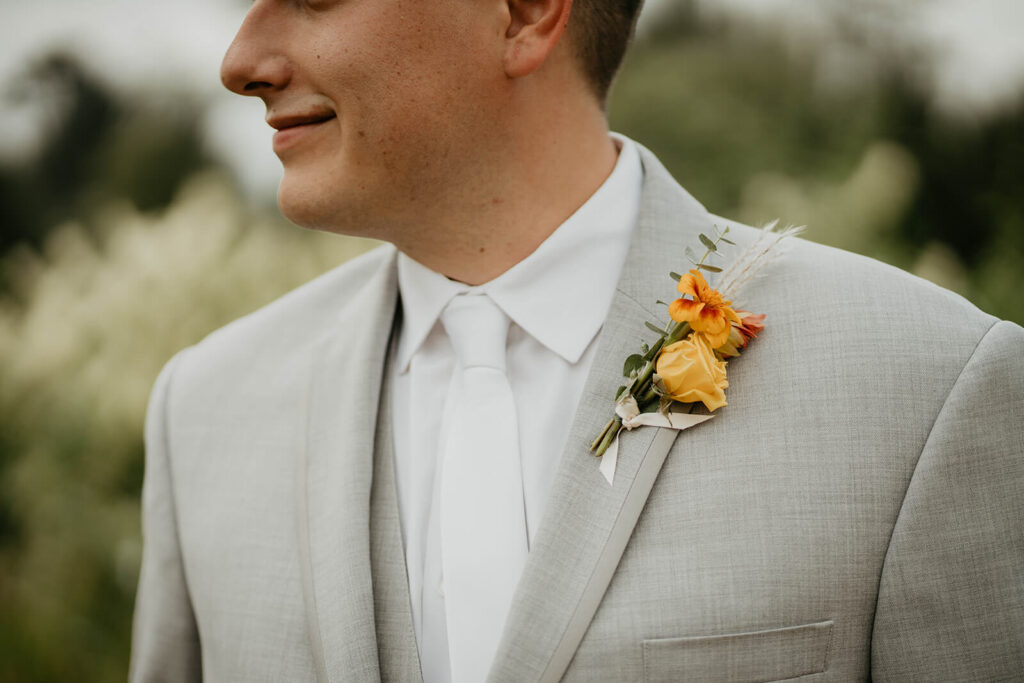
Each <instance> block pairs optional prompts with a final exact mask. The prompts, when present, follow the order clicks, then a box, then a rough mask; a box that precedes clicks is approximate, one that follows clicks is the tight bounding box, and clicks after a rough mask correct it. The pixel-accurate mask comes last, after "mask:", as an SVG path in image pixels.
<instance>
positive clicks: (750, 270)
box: [590, 221, 802, 484]
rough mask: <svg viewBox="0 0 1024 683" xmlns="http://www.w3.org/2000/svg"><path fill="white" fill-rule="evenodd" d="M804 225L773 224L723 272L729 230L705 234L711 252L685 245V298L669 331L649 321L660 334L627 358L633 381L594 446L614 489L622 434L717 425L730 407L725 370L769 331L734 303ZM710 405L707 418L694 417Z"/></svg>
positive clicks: (674, 306) (680, 278)
mask: <svg viewBox="0 0 1024 683" xmlns="http://www.w3.org/2000/svg"><path fill="white" fill-rule="evenodd" d="M801 230H802V228H795V227H789V228H785V229H779V228H778V221H775V222H772V223H769V224H768V225H766V226H765V227H764V229H763V230H762V231H761V234H760V235H759V236H758V238H757V239H756V240H754V242H753V243H752V244H751V245H750V246H749V247H747V249H745V250H744V251H743V253H742V254H740V256H739V257H738V258H737V259H736V260H735V261H734V262H733V263H732V265H731V266H729V267H728V268H727V269H724V268H722V267H720V266H717V265H714V264H712V263H710V262H709V261H710V259H712V258H715V257H718V256H720V255H721V252H722V248H723V245H733V246H735V242H733V241H731V240H730V239H729V238H728V237H726V235H727V234H729V228H728V227H726V228H725V229H724V230H719V229H718V228H717V227H716V228H715V233H714V235H713V236H709V235H705V234H704V233H701V234H700V241H701V244H702V245H703V247H704V248H705V252H704V255H703V256H702V257H701V258H699V259H698V258H697V254H696V252H695V251H694V250H693V249H692V248H690V247H687V248H686V257H687V259H688V260H689V261H690V263H691V265H692V266H693V267H692V268H691V269H690V270H689V271H688V272H686V273H685V274H683V275H680V274H678V273H670V274H669V276H670V277H671V278H672V279H673V280H674V281H675V282H676V289H677V291H678V292H679V294H680V297H679V298H677V299H675V300H674V301H672V302H671V303H668V304H665V302H664V301H659V302H658V303H659V304H662V305H667V306H668V314H669V317H670V318H671V320H669V322H668V323H666V324H665V325H664V326H663V327H662V326H659V325H655V324H654V323H650V322H648V323H647V328H648V329H649V330H650V331H652V332H654V333H655V334H656V335H657V338H656V339H655V340H654V342H653V343H651V344H649V345H648V344H647V343H643V344H642V345H641V349H640V352H639V353H634V354H632V355H630V356H629V357H628V358H626V362H625V364H624V365H623V368H622V374H623V376H625V377H626V379H627V383H626V384H625V385H623V386H621V387H619V388H618V390H617V391H616V395H615V409H614V413H615V414H614V415H613V416H612V418H611V419H610V420H609V421H608V424H606V425H605V427H604V429H603V430H601V433H600V434H598V435H597V438H596V439H594V441H593V442H592V443H591V444H590V450H591V451H592V452H593V453H594V454H595V455H596V456H598V457H601V458H602V462H601V467H600V469H601V473H602V474H603V475H604V477H605V479H607V480H608V483H609V484H611V483H612V481H613V478H614V474H615V463H616V461H617V459H618V440H619V436H620V434H621V433H622V431H623V430H626V431H629V430H632V429H636V428H638V427H644V426H652V427H667V428H670V429H677V430H683V429H688V428H690V427H693V426H696V425H698V424H700V423H702V422H705V421H707V420H710V419H711V417H712V415H711V413H714V412H715V411H716V410H718V409H719V408H722V407H723V406H725V405H726V400H725V390H726V389H727V388H728V387H729V380H728V377H727V371H726V367H727V365H728V363H729V360H730V359H732V358H736V357H738V356H739V355H740V352H741V351H743V350H744V349H745V348H746V347H747V345H748V344H749V343H750V342H751V341H752V340H753V339H754V338H755V337H756V336H757V335H758V333H759V332H761V330H763V329H764V320H765V316H764V314H754V313H751V312H750V311H745V310H742V309H737V308H735V307H734V306H733V303H732V299H733V298H735V296H736V294H737V293H738V292H739V290H740V289H741V288H742V286H743V285H744V284H745V283H746V282H748V281H749V280H750V279H751V278H753V276H754V275H755V274H756V273H757V272H758V271H760V270H761V269H762V268H763V267H764V266H765V265H766V264H767V263H768V262H770V261H771V260H772V259H773V258H774V257H775V256H776V254H777V247H778V245H779V243H780V242H782V241H783V240H784V239H786V238H788V237H791V236H793V235H796V234H798V233H799V232H800V231H801ZM704 273H709V274H715V275H720V279H719V285H718V288H717V289H715V288H713V287H711V286H710V285H709V284H708V282H707V280H706V279H705V278H704ZM698 405H703V406H704V408H706V409H707V414H703V413H695V412H693V411H694V409H695V408H696V407H697V406H698Z"/></svg>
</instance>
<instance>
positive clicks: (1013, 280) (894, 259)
mask: <svg viewBox="0 0 1024 683" xmlns="http://www.w3.org/2000/svg"><path fill="white" fill-rule="evenodd" d="M676 7H677V9H676V11H675V13H673V14H670V15H669V16H668V17H666V20H665V21H664V22H662V23H661V24H660V25H659V26H658V27H657V28H656V30H655V31H653V32H652V34H651V35H650V36H649V38H648V39H647V40H645V41H643V42H641V43H639V44H637V45H635V46H634V49H633V51H632V52H631V54H630V55H629V57H628V58H627V61H626V64H625V66H624V69H623V72H622V74H621V76H620V78H619V80H618V82H617V84H616V87H615V90H614V92H613V97H612V100H611V103H610V107H609V118H610V120H611V123H612V127H613V128H614V129H615V130H618V131H620V132H622V133H624V134H626V135H629V136H631V137H633V138H634V139H637V140H639V141H641V142H642V143H644V144H645V145H647V146H648V147H650V148H651V149H653V150H654V151H655V152H656V153H657V154H658V155H659V157H660V158H661V159H662V161H663V162H664V163H665V164H666V166H667V167H668V168H669V170H670V171H672V173H673V174H674V175H675V176H676V178H677V179H678V180H679V181H680V182H681V183H682V184H683V186H684V187H686V188H687V189H688V190H690V192H691V193H692V194H693V195H694V196H696V197H697V198H698V199H699V200H700V201H702V202H703V203H704V204H705V206H707V207H708V208H709V210H711V211H712V213H717V214H720V215H725V216H728V217H730V218H737V219H739V220H744V221H747V222H749V223H753V224H762V223H766V222H768V221H769V220H772V219H775V218H780V219H781V220H782V222H783V223H787V222H788V223H794V224H800V225H804V224H806V225H807V226H808V229H807V232H806V237H807V238H809V239H812V240H815V241H819V242H823V243H826V244H830V245H833V246H837V247H841V248H844V249H849V250H851V251H856V252H859V253H863V254H866V255H868V256H873V257H875V258H879V259H882V260H884V261H888V262H890V263H893V264H894V265H897V266H900V267H902V268H904V269H907V270H910V271H912V272H914V273H916V274H919V275H921V276H924V277H927V278H929V279H931V280H933V281H935V282H937V283H938V284H940V285H943V286H945V287H948V288H950V289H953V290H954V291H957V292H958V293H960V294H962V295H964V296H966V297H967V298H968V299H971V300H972V301H974V302H975V303H976V304H977V305H979V306H980V307H981V308H983V309H984V310H986V311H988V312H990V313H992V314H994V315H997V316H999V317H1001V318H1005V319H1008V320H1013V321H1015V322H1018V323H1021V322H1024V299H1022V297H1021V296H1020V295H1019V292H1021V291H1022V289H1024V192H1022V191H1021V187H1024V93H1022V96H1021V97H1020V98H1019V99H1018V100H1017V103H1016V105H1015V106H1011V107H1006V108H1004V109H1002V110H999V111H995V112H992V113H990V114H987V115H985V116H983V117H977V118H974V119H971V120H969V121H964V120H957V119H955V118H951V117H950V116H948V115H945V114H943V113H942V112H941V111H938V110H936V109H935V108H934V107H933V106H932V105H931V103H930V100H929V98H928V95H927V92H926V90H925V87H924V85H923V84H922V82H921V79H920V75H919V70H920V63H919V62H920V59H921V58H922V57H921V55H920V54H919V51H918V50H917V49H916V48H915V46H912V45H910V46H905V47H902V48H901V47H900V46H899V45H898V44H897V43H895V42H894V43H892V44H890V45H889V46H888V49H887V50H886V51H884V52H873V53H871V54H870V61H869V63H870V65H871V67H872V73H871V74H870V77H866V78H864V77H862V78H852V77H850V79H849V81H847V82H843V81H841V80H840V82H838V83H836V82H829V81H828V79H825V78H823V70H822V64H821V62H820V61H819V60H818V59H817V57H818V56H819V55H818V53H817V52H815V51H814V50H813V49H811V48H807V47H804V48H803V49H794V47H793V46H792V45H791V44H789V43H787V42H784V41H782V40H780V38H779V36H778V35H776V34H774V33H768V32H765V31H764V30H758V29H757V28H756V27H751V26H747V25H742V24H737V23H735V22H729V21H725V20H722V21H718V22H707V21H703V22H702V21H699V20H698V16H697V14H696V12H695V10H694V9H693V7H694V6H693V4H692V3H687V2H680V3H679V4H678V5H677V6H676ZM836 8H837V9H836V14H835V21H836V22H837V27H836V31H835V33H836V35H837V36H840V37H842V36H846V37H847V39H848V40H849V41H850V45H849V46H848V47H849V49H851V50H858V49H860V50H865V49H867V47H865V46H864V45H863V44H862V43H863V42H864V38H863V36H862V32H861V31H860V29H859V27H858V26H857V25H856V23H855V19H851V14H850V13H849V12H847V11H845V9H844V8H843V7H842V5H838V4H837V5H836ZM834 80H835V77H833V81H834Z"/></svg>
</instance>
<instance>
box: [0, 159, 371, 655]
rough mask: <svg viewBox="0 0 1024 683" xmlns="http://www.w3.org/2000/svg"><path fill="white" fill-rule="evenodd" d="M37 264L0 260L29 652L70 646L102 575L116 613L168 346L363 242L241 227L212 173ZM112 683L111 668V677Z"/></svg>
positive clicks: (63, 238)
mask: <svg viewBox="0 0 1024 683" xmlns="http://www.w3.org/2000/svg"><path fill="white" fill-rule="evenodd" d="M99 223H100V225H99V226H96V227H94V228H93V229H92V230H91V231H90V230H87V229H86V227H84V226H82V225H79V224H74V223H71V224H67V225H64V226H62V227H60V228H59V229H58V230H56V231H55V232H54V233H53V234H52V236H51V237H50V238H48V239H47V241H46V244H45V247H44V248H43V250H42V253H41V254H37V253H35V252H32V251H29V250H28V249H21V250H17V251H16V252H15V253H13V254H11V255H10V256H9V257H7V258H6V259H5V263H4V266H5V268H4V271H5V273H6V274H7V275H8V276H9V277H11V278H12V283H11V284H12V289H13V291H14V296H13V297H10V298H8V299H6V300H0V428H2V432H3V436H4V442H5V443H4V445H5V449H6V452H7V455H8V457H10V458H12V459H11V461H10V462H9V463H8V466H7V470H6V476H5V480H3V481H0V485H3V486H5V488H6V489H7V491H8V492H9V494H10V495H9V500H10V504H11V505H12V508H13V510H12V512H13V514H14V516H15V518H16V519H17V520H19V524H20V528H21V532H20V536H21V538H24V539H26V543H25V545H24V547H23V548H21V549H20V551H19V553H18V554H17V555H16V560H15V561H13V562H12V563H10V564H8V565H3V566H0V580H2V581H3V583H4V584H5V586H9V587H10V589H9V590H5V592H4V595H5V599H7V600H9V602H8V604H7V607H8V609H9V610H13V611H14V612H15V613H19V612H20V614H21V617H20V618H19V619H18V620H17V623H19V625H22V626H24V627H25V629H26V637H30V638H32V639H33V640H34V641H36V642H78V641H80V640H81V639H82V638H87V636H86V635H84V634H83V629H84V630H85V631H89V629H90V628H91V627H90V626H89V625H88V624H83V623H80V622H77V621H75V620H73V619H72V620H69V619H68V618H67V615H68V614H84V613H87V611H88V609H89V607H88V605H89V604H90V603H89V601H90V600H93V599H94V598H95V593H96V590H97V588H96V586H97V584H98V583H102V581H103V580H104V579H103V578H102V577H103V576H113V577H114V578H115V581H116V585H117V590H119V591H120V595H121V596H122V600H123V601H125V602H126V604H130V600H131V595H132V594H133V592H134V588H135V581H136V571H137V567H138V550H139V545H138V535H139V524H138V490H137V486H138V474H139V472H141V457H142V453H141V450H140V446H141V443H142V423H143V417H144V412H145V406H146V398H147V395H148V394H149V391H150V388H151V386H152V383H153V381H154V379H155V378H156V375H157V373H158V372H159V370H160V368H161V366H162V365H163V363H164V362H166V361H167V360H168V359H169V358H170V357H171V356H172V355H173V354H174V353H175V352H176V351H177V350H179V349H180V348H182V347H184V346H186V345H188V344H191V343H194V342H196V341H198V340H199V339H201V338H202V337H203V336H204V335H206V334H207V333H208V332H210V331H212V330H213V329H215V328H217V327H219V326H221V325H223V324H224V323H226V322H228V321H229V320H231V319H233V318H235V317H238V316H240V315H242V314H244V313H247V312H249V311H251V310H253V309H255V308H257V307H258V306H260V305H262V304H264V303H267V302H269V301H271V300H272V299H274V298H276V297H277V296H279V295H280V294H283V293H284V292H285V291H287V290H289V289H291V288H293V287H295V286H297V285H299V284H301V283H303V282H305V281H307V280H309V279H311V278H313V277H315V276H316V275H318V274H319V273H321V272H323V271H325V270H327V269H329V268H331V267H333V266H334V265H337V264H339V263H341V262H343V261H345V260H346V259H348V258H350V257H352V256H354V255H356V254H358V253H360V252H362V251H364V250H365V249H367V248H368V247H369V246H371V245H372V243H371V242H369V241H366V240H356V239H353V238H345V237H338V236H334V235H326V234H321V233H314V232H310V231H306V230H299V229H296V228H294V227H290V226H284V225H282V224H281V223H274V222H271V221H268V220H266V219H262V220H254V219H253V218H252V217H251V215H250V214H249V213H248V212H247V211H246V210H245V209H244V208H243V206H242V203H241V202H240V200H239V199H238V198H237V196H236V195H235V193H234V192H233V191H232V190H231V189H230V185H229V184H228V182H227V181H226V180H224V179H223V178H222V177H220V176H218V175H211V174H202V175H199V176H196V177H195V178H193V179H192V180H191V181H190V182H189V183H188V184H187V185H186V186H185V188H184V189H183V190H182V192H181V193H180V194H179V196H178V197H177V198H176V199H175V201H174V202H173V203H172V204H171V206H170V207H169V208H168V209H167V210H166V211H164V212H162V213H159V214H154V215H144V214H140V213H139V212H137V211H136V210H134V209H133V208H131V207H129V206H125V205H121V206H113V207H110V208H109V209H108V210H107V211H106V212H105V213H104V214H103V215H102V217H101V219H100V220H99ZM121 675H123V672H122V674H121Z"/></svg>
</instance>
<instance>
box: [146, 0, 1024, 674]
mask: <svg viewBox="0 0 1024 683" xmlns="http://www.w3.org/2000/svg"><path fill="white" fill-rule="evenodd" d="M638 6H639V0H575V1H574V0H473V1H472V2H467V1H466V0H432V1H431V2H420V1H417V0H309V1H306V2H291V1H289V2H285V1H284V0H255V2H254V3H253V5H252V7H251V9H250V10H249V13H248V15H247V17H246V19H245V22H244V24H243V25H242V27H241V29H240V30H239V33H238V36H237V37H236V39H235V41H234V43H233V44H232V45H231V48H230V49H229V51H228V53H227V56H226V57H225V60H224V64H223V69H222V78H223V81H224V83H225V85H226V86H227V87H228V88H229V89H231V90H233V91H235V92H237V93H239V94H242V95H250V96H257V97H260V98H261V99H262V100H263V102H264V103H265V105H266V108H267V122H268V123H269V124H270V125H271V126H272V127H273V128H275V129H276V131H277V132H276V133H275V134H274V143H273V144H274V150H275V152H276V153H277V155H278V156H279V157H280V159H281V161H282V164H283V166H284V177H283V180H282V182H281V186H280V192H279V201H280V205H281V207H282V210H283V211H284V213H285V215H287V216H288V217H289V218H291V219H292V220H293V221H295V222H297V223H299V224H302V225H307V226H310V227H315V228H318V229H323V230H329V231H334V232H339V233H344V234H351V235H363V236H369V237H374V238H378V239H382V240H385V241H387V242H390V243H391V244H390V245H387V246H384V247H381V248H380V249H378V250H376V251H374V252H371V253H370V254H368V255H366V256H364V257H362V258H359V259H356V260H355V261H353V262H351V263H348V264H345V265H344V266H342V267H340V268H338V269H336V270H334V271H332V272H331V273H328V274H327V275H325V276H323V277H321V278H319V279H317V280H315V281H313V282H311V283H309V284H308V285H306V286H304V287H302V288H300V289H298V290H296V291H295V292H293V293H291V294H289V295H287V296H285V297H283V298H282V299H280V300H278V301H277V302H275V303H273V304H271V305H269V306H267V307H265V308H264V309H261V310H260V311H257V312H256V313H253V314H252V315H250V316H247V317H246V318H243V319H241V320H239V321H237V322H235V323H233V324H231V325H229V326H227V327H226V328H224V329H222V330H220V331H218V332H216V333H214V334H212V335H210V337H208V338H207V339H206V340H204V341H202V342H201V343H199V344H197V345H196V346H194V347H192V348H190V349H187V350H185V351H183V352H182V353H181V354H179V355H178V356H176V357H175V358H174V359H173V360H172V361H171V362H170V363H169V364H168V365H167V367H166V368H165V370H164V372H163V373H162V374H161V376H160V378H159V380H158V381H157V384H156V386H155V388H154V390H153V395H152V399H151V403H150V409H149V414H148V418H147V428H146V437H147V463H146V482H145V488H144V493H143V503H144V533H145V553H144V558H143V566H142V572H141V578H140V584H139V592H138V597H137V602H136V612H135V626H134V643H133V653H132V671H131V678H132V680H134V681H157V680H159V681H165V680H167V681H186V680H199V679H200V678H207V679H209V680H216V681H260V680H266V681H306V680H308V681H314V680H315V681H321V682H325V681H361V680H376V679H385V680H396V681H406V680H420V679H421V678H422V679H423V680H426V681H447V680H454V681H476V680H483V679H484V678H487V677H489V679H490V680H493V681H530V680H545V681H556V680H560V679H564V680H569V681H594V680H598V681H633V680H651V681H668V680H673V681H674V680H683V679H686V680H696V681H768V680H786V679H795V678H800V677H803V679H804V680H808V681H810V680H822V681H824V680H837V681H839V680H842V681H846V680H859V679H867V678H869V677H870V678H872V679H875V680H883V681H884V680H892V681H904V680H928V681H942V680H950V681H953V680H955V681H966V680H1008V679H1012V678H1015V677H1016V676H1019V675H1020V672H1021V671H1024V431H1022V426H1021V425H1022V424H1024V331H1022V330H1021V329H1020V328H1019V327H1017V326H1015V325H1013V324H1011V323H1007V322H1000V321H997V320H995V319H994V318H992V317H990V316H988V315H985V314H984V313H982V312H980V311H978V310H977V309H975V308H974V307H973V306H971V305H970V304H968V303H967V302H966V301H964V300H962V299H960V298H959V297H957V296H955V295H953V294H951V293H949V292H946V291H944V290H941V289H939V288H937V287H934V286H932V285H929V284H927V283H924V282H922V281H919V280H917V279H915V278H913V277H911V276H908V275H906V274H904V273H901V272H899V271H897V270H895V269H893V268H890V267H887V266H884V265H882V264H879V263H876V262H873V261H870V260H868V259H864V258H861V257H857V256H853V255H850V254H846V253H843V252H839V251H836V250H832V249H827V248H824V247H820V246H816V245H813V244H810V243H806V242H802V241H794V243H793V244H792V245H791V246H790V247H789V249H788V250H786V251H784V252H783V253H782V254H781V255H780V256H779V257H778V258H777V259H776V260H775V261H774V262H773V263H772V264H771V265H770V266H769V267H767V268H766V269H765V270H763V271H762V272H761V273H760V274H759V275H758V276H757V277H756V278H755V279H754V280H752V281H751V282H749V283H748V284H747V285H746V288H745V289H743V290H742V291H741V292H740V294H739V295H738V296H737V301H736V303H737V305H741V306H742V307H743V308H746V309H749V310H751V311H755V312H758V313H764V314H766V315H767V321H766V325H767V327H766V329H765V330H764V332H763V333H762V334H761V335H760V336H759V337H758V339H757V340H756V341H755V342H754V343H752V344H751V346H750V347H749V349H747V350H746V351H745V353H744V354H743V356H742V357H741V358H738V359H735V360H733V361H731V362H730V363H729V367H728V377H729V388H728V404H729V405H728V406H727V407H725V408H723V409H721V410H720V411H716V412H715V417H714V419H712V420H710V421H709V422H707V423H705V424H701V425H699V426H697V427H694V428H692V429H690V430H687V431H685V432H682V433H680V434H677V433H676V432H674V431H671V430H666V429H660V428H655V427H645V428H642V429H638V430H635V431H632V432H629V433H624V434H623V436H622V437H621V439H620V448H619V455H618V465H617V470H616V473H615V476H614V480H613V483H612V484H609V483H608V482H607V481H606V480H605V478H604V477H603V476H602V475H601V473H600V472H599V470H598V465H599V462H600V461H598V460H597V459H595V458H594V457H593V456H592V455H591V454H590V453H589V452H588V446H589V443H590V441H591V439H592V438H593V437H594V436H595V435H596V434H597V433H598V432H600V430H601V428H602V427H603V425H604V424H605V422H606V421H607V419H608V418H609V416H610V415H611V413H612V409H613V405H612V404H613V400H614V397H615V395H616V388H617V387H618V386H619V385H620V384H622V383H623V379H622V377H621V373H622V365H623V361H624V360H625V358H626V357H627V356H628V355H630V354H632V353H636V352H637V351H638V349H639V346H640V344H641V342H642V341H643V340H644V339H645V338H646V339H648V340H649V339H650V334H649V333H648V332H647V329H646V327H645V322H647V321H655V322H658V323H659V324H663V322H664V320H665V309H664V308H663V307H660V306H658V305H656V303H655V302H656V301H657V300H658V299H666V298H667V297H674V292H675V288H674V285H673V283H672V282H670V281H669V280H668V278H667V274H668V273H669V272H671V271H673V270H675V271H680V270H682V269H685V268H686V267H687V266H686V264H685V257H684V256H683V254H684V252H685V250H686V248H687V247H688V246H691V245H692V246H694V247H699V245H700V242H699V240H698V235H699V234H700V233H702V232H704V233H708V234H711V233H712V232H713V230H714V229H715V227H716V226H717V227H718V228H721V229H724V228H726V227H729V228H730V232H729V237H730V238H731V239H733V240H734V241H735V242H737V243H739V244H738V247H737V248H742V247H743V246H744V245H746V244H748V243H750V242H751V241H753V240H754V239H756V237H757V233H756V232H755V231H753V230H751V229H749V228H746V227H744V226H740V225H734V224H732V223H730V222H728V221H726V220H724V219H720V218H717V217H713V216H711V215H709V214H708V213H707V212H706V211H705V210H704V209H703V207H701V206H700V204H698V203H697V202H696V201H695V200H694V199H693V198H692V197H690V196H689V195H688V194H686V193H685V192H684V191H683V190H682V189H681V188H680V187H679V186H678V185H676V184H675V182H674V181H673V180H672V179H671V178H670V177H669V176H668V174H667V173H666V171H665V170H664V169H663V168H662V167H661V165H660V164H659V163H658V161H657V159H656V158H655V157H654V156H653V155H652V154H651V153H650V152H648V151H647V150H645V149H643V148H642V147H640V146H639V145H637V144H636V143H634V142H632V141H630V140H628V139H625V138H622V137H617V136H615V137H613V136H610V135H609V133H608V131H607V125H606V122H605V118H604V113H603V102H604V99H605V96H606V93H607V89H608V86H609V84H610V82H611V79H612V76H613V75H614V72H615V70H616V68H617V66H618V63H619V61H620V59H621V57H622V53H623V51H624V49H625V46H626V43H627V40H628V37H629V35H630V31H631V27H632V25H633V23H634V21H635V15H636V13H637V11H638ZM570 10H571V12H570ZM675 296H678V295H677V294H675ZM467 321H468V322H467ZM495 349H496V351H495ZM484 350H487V351H488V353H487V354H485V353H484ZM488 354H489V355H488ZM484 356H486V358H485V357H484ZM474 377H475V378H476V379H474ZM478 380H479V382H478V383H477V384H474V382H477V381H478ZM480 387H484V388H485V389H486V390H482V391H479V392H478V389H480ZM466 396H472V397H474V399H473V401H469V402H468V403H469V405H467V401H465V400H463V399H464V398H465V397H466ZM477 396H479V397H480V398H479V399H477V398H476V397H477ZM501 434H507V435H511V436H507V437H503V436H500V435H501ZM442 437H443V438H442ZM509 458H511V460H509ZM496 472H500V476H495V473H496Z"/></svg>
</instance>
